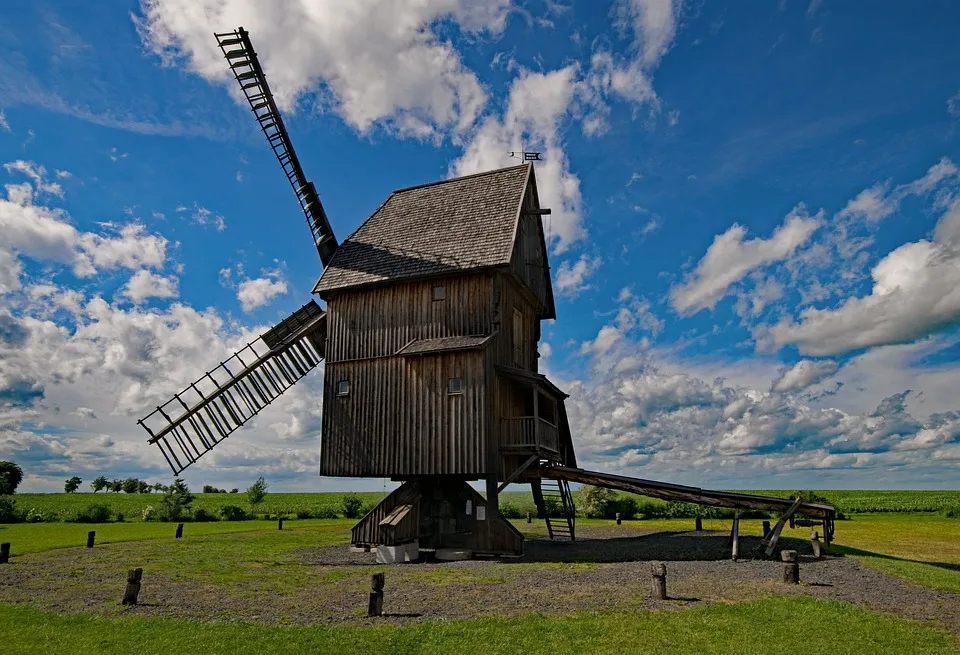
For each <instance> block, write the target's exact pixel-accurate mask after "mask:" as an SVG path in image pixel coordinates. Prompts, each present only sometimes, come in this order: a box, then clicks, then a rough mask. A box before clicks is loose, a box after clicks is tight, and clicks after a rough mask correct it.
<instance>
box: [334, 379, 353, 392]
mask: <svg viewBox="0 0 960 655" xmlns="http://www.w3.org/2000/svg"><path fill="white" fill-rule="evenodd" d="M337 395H338V396H349V395H350V380H340V381H339V382H337Z"/></svg>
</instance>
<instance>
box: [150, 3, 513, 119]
mask: <svg viewBox="0 0 960 655" xmlns="http://www.w3.org/2000/svg"><path fill="white" fill-rule="evenodd" d="M509 4H510V3H509V0H494V1H493V2H484V3H477V2H470V1H468V0H426V1H424V2H417V3H398V2H393V1H391V0H361V1H357V2H351V3H349V5H342V4H341V5H334V4H328V3H319V4H318V3H314V2H308V1H306V0H291V1H289V2H282V3H268V4H263V5H256V6H254V5H250V4H249V3H248V2H245V1H244V0H229V1H228V2H219V1H215V0H201V1H199V2H195V1H193V0H143V2H142V3H141V16H140V17H139V18H138V19H137V27H138V31H139V33H140V36H141V39H142V40H143V43H144V45H145V46H146V47H147V48H148V49H150V50H152V51H153V52H155V53H157V54H158V55H160V56H161V57H162V58H163V60H164V61H166V62H183V63H185V64H186V66H187V67H188V68H189V69H190V70H192V71H194V72H195V73H198V74H199V75H202V76H203V77H205V78H207V79H209V80H213V81H221V82H224V83H226V84H227V85H228V88H229V89H230V92H231V93H232V94H234V96H235V97H238V91H237V89H235V88H234V86H235V84H234V82H233V81H232V78H230V76H229V70H228V69H227V66H226V65H225V63H224V61H223V56H222V54H221V52H220V50H219V49H218V48H217V46H216V43H215V42H214V40H213V36H212V35H213V32H223V31H226V30H229V29H233V28H234V27H236V26H238V25H243V26H244V27H245V28H246V29H248V30H249V31H250V33H251V38H252V41H253V42H254V44H255V45H256V48H257V53H258V55H259V57H260V60H261V63H262V64H263V67H264V70H265V71H266V73H267V76H268V79H269V80H270V87H271V89H272V90H273V92H274V94H275V95H276V99H277V104H278V105H279V107H280V108H281V110H283V111H289V110H292V109H294V108H295V106H296V103H297V100H298V98H300V97H302V96H304V95H307V94H311V93H317V101H318V102H319V103H320V105H321V106H322V107H323V108H325V109H331V110H333V111H335V112H337V113H338V114H339V115H340V116H341V117H342V118H343V119H344V120H345V121H346V122H347V123H348V124H349V125H351V126H353V127H354V128H356V129H357V130H359V131H360V132H367V131H368V130H370V129H371V128H372V127H373V126H374V125H377V124H380V125H384V126H386V127H388V128H389V129H391V130H394V131H396V132H398V133H400V134H403V135H413V136H419V137H425V136H429V135H432V134H435V133H438V132H446V131H455V132H463V131H465V130H467V129H468V128H470V127H471V126H472V125H473V124H474V122H475V121H476V119H477V117H478V115H479V112H480V111H481V109H482V108H483V106H484V105H485V103H486V98H487V94H486V91H485V90H484V88H483V86H482V85H481V84H480V82H479V80H478V79H477V77H476V75H475V74H474V73H473V72H472V71H470V70H469V69H468V68H467V67H466V66H465V65H464V63H463V61H462V59H461V57H460V55H459V54H458V53H457V51H456V50H455V49H454V47H453V45H452V44H451V43H450V42H449V41H447V40H445V39H444V38H443V37H441V36H440V35H438V33H437V32H436V31H435V30H436V26H437V25H438V24H439V23H442V22H444V21H452V22H453V23H455V24H457V25H458V26H459V27H460V29H461V30H463V31H465V32H467V33H470V34H474V35H479V34H484V33H489V34H497V33H499V32H500V31H501V30H502V29H503V27H504V24H505V21H506V16H507V11H508V8H509Z"/></svg>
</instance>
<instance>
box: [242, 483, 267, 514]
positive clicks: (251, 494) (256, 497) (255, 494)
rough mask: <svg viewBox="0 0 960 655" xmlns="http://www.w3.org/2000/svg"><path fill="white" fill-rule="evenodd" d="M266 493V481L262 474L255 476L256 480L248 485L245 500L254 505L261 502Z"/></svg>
mask: <svg viewBox="0 0 960 655" xmlns="http://www.w3.org/2000/svg"><path fill="white" fill-rule="evenodd" d="M266 495H267V482H266V480H264V479H263V476H260V477H259V478H257V481H256V482H254V483H253V484H252V485H250V488H249V489H247V502H248V503H250V506H251V507H256V506H257V505H259V504H260V503H262V502H263V499H264V497H266Z"/></svg>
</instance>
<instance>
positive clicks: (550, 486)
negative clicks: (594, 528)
mask: <svg viewBox="0 0 960 655" xmlns="http://www.w3.org/2000/svg"><path fill="white" fill-rule="evenodd" d="M541 489H542V494H543V505H544V507H543V516H544V520H545V521H546V524H547V533H548V534H549V535H550V538H551V539H553V540H554V541H576V538H577V535H576V520H577V519H576V514H577V508H576V506H574V504H573V496H572V495H571V494H570V485H569V484H567V481H566V480H550V479H547V478H544V479H543V481H542V482H541ZM558 513H559V516H557V514H558Z"/></svg>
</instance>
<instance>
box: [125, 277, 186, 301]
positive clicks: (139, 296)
mask: <svg viewBox="0 0 960 655" xmlns="http://www.w3.org/2000/svg"><path fill="white" fill-rule="evenodd" d="M120 293H121V295H123V296H126V297H127V298H129V299H130V300H132V301H133V302H135V303H141V302H143V301H144V300H146V299H147V298H176V297H177V295H179V292H178V291H177V278H175V277H173V276H170V277H165V276H163V275H157V274H156V273H152V272H151V271H148V270H146V269H140V270H139V271H137V272H136V273H134V274H133V276H132V277H131V278H130V279H129V280H128V281H127V283H126V285H124V287H123V289H121V291H120Z"/></svg>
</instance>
